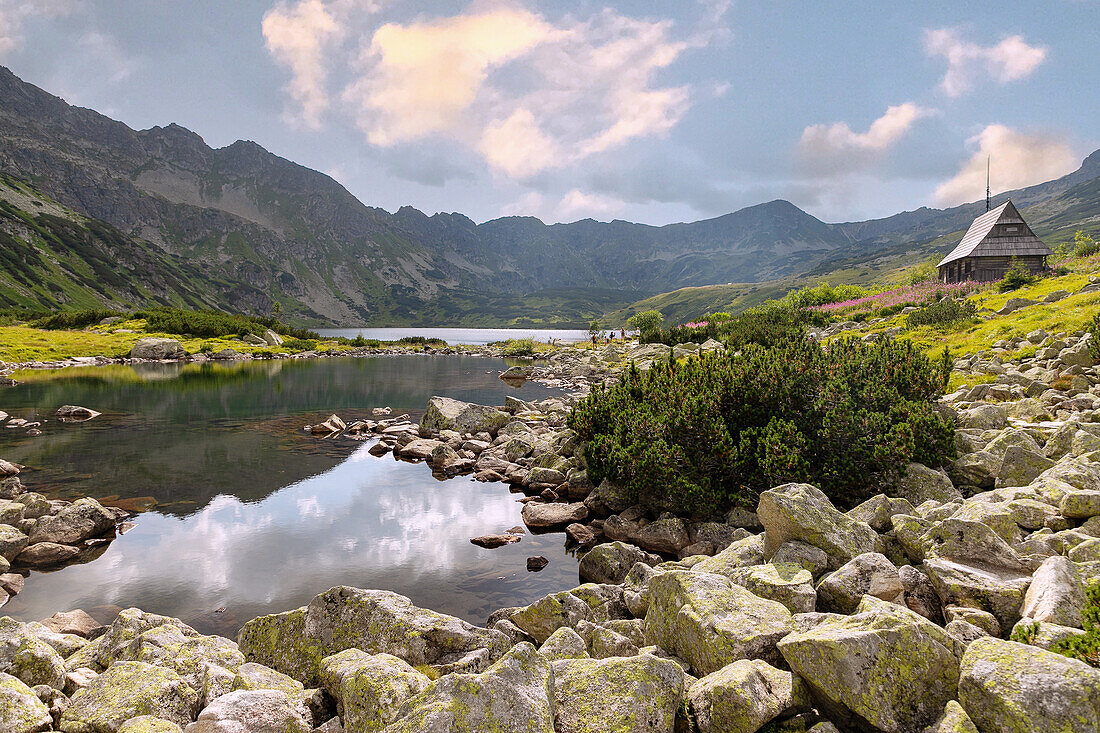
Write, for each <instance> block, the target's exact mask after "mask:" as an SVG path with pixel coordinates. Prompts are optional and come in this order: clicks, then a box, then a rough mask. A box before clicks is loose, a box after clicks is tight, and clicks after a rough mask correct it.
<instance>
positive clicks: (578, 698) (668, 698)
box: [552, 654, 685, 733]
mask: <svg viewBox="0 0 1100 733" xmlns="http://www.w3.org/2000/svg"><path fill="white" fill-rule="evenodd" d="M552 666H553V669H554V674H553V687H554V701H555V703H556V708H557V716H556V718H555V721H554V722H555V727H554V730H555V731H556V732H557V733H597V732H601V733H602V732H604V731H606V732H607V733H611V732H612V731H649V732H652V733H673V730H674V727H675V724H676V713H677V711H678V710H679V708H680V701H681V699H682V697H683V692H684V682H685V675H684V671H683V670H682V669H681V668H680V666H679V665H678V664H676V663H675V662H672V661H670V660H667V659H660V658H658V657H655V656H652V655H650V654H642V655H639V656H635V657H615V658H609V659H566V660H560V661H556V662H552Z"/></svg>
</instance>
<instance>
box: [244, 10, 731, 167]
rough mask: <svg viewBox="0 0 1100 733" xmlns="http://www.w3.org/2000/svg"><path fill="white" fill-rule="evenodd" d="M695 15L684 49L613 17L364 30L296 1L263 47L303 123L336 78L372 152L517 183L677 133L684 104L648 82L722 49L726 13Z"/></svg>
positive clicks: (273, 19)
mask: <svg viewBox="0 0 1100 733" xmlns="http://www.w3.org/2000/svg"><path fill="white" fill-rule="evenodd" d="M701 2H702V5H703V15H704V16H705V18H706V22H705V23H703V24H701V26H700V28H698V29H696V30H695V31H692V32H689V33H688V35H687V38H685V39H677V38H675V37H674V28H673V23H672V22H671V21H669V20H639V19H634V18H629V17H626V16H623V15H620V14H619V13H617V12H616V11H614V10H612V9H605V10H603V11H601V12H598V13H596V14H594V15H592V16H591V17H587V18H580V19H578V18H577V17H575V16H573V15H566V16H564V17H562V18H560V19H550V18H548V17H547V16H545V15H543V14H541V13H538V12H534V11H531V10H528V9H526V8H524V7H523V6H522V5H521V4H520V3H519V2H518V1H517V0H499V1H498V2H495V3H492V4H486V3H477V2H475V3H474V4H473V5H472V6H471V7H470V8H469V9H467V10H466V11H464V12H461V13H458V14H456V15H452V16H446V17H435V16H431V15H422V16H420V17H419V18H418V19H417V20H416V21H414V22H410V23H405V24H402V23H396V22H391V23H385V24H383V25H381V26H380V27H377V28H373V29H372V28H370V27H368V26H366V25H364V24H363V22H362V16H363V14H364V7H365V0H330V1H329V2H327V3H326V2H324V0H299V1H298V3H297V4H296V5H294V6H288V5H286V4H285V2H284V4H282V5H279V6H277V7H276V8H274V9H272V10H271V11H269V12H268V14H267V16H265V20H264V33H265V37H266V38H267V42H268V49H269V51H270V52H271V53H272V54H273V55H275V57H276V58H277V59H278V60H279V61H281V62H282V63H284V64H286V65H287V66H289V67H290V68H291V70H292V71H293V73H294V80H293V81H292V83H291V85H290V87H289V91H290V94H291V97H292V101H293V104H294V106H295V108H296V109H298V110H300V112H299V113H298V114H299V116H300V118H301V119H302V120H304V121H306V122H307V123H309V124H311V125H313V126H316V125H317V124H319V122H320V119H321V113H323V112H324V110H325V108H326V107H327V106H328V104H329V96H328V94H327V93H326V91H325V80H326V77H327V75H328V72H332V74H333V75H334V76H335V74H336V69H340V71H341V73H342V74H343V75H345V76H346V75H348V74H349V73H350V76H351V78H350V80H348V81H347V83H346V84H345V85H344V86H343V92H342V94H341V95H340V99H341V100H342V102H343V103H344V105H345V110H346V111H348V112H349V113H350V114H351V115H352V116H353V117H354V119H355V122H356V124H357V125H358V126H359V127H360V128H361V129H362V130H363V131H364V133H365V134H366V135H367V138H368V140H369V141H370V142H371V143H372V144H374V145H377V146H379V147H394V146H398V145H405V144H410V143H417V144H423V143H425V142H432V141H435V142H439V141H450V142H452V143H453V142H458V143H459V144H460V145H462V146H463V148H464V149H465V150H469V151H473V152H475V153H476V154H478V155H480V156H481V158H482V159H483V161H484V163H485V164H486V165H487V166H488V167H489V169H490V170H492V171H493V172H495V173H498V174H501V175H503V176H506V177H508V178H513V179H519V180H523V179H527V178H530V177H531V176H534V175H537V174H539V173H541V172H543V171H546V170H548V169H552V168H558V167H562V166H566V165H571V164H574V163H576V162H578V161H580V160H583V159H585V158H588V157H589V156H592V155H596V154H599V153H602V152H604V151H608V150H611V149H614V148H618V147H621V146H622V145H624V144H626V143H628V142H630V141H632V140H637V139H642V138H648V137H659V136H663V135H666V134H667V133H668V132H669V131H670V130H671V129H672V128H673V127H675V125H676V124H677V123H678V122H679V121H680V120H681V119H682V117H683V116H684V114H685V113H686V112H687V110H688V108H689V106H690V103H691V99H690V90H689V89H688V88H687V87H683V86H680V87H662V86H660V85H658V84H656V83H655V82H656V75H657V74H658V72H660V71H661V70H662V69H664V68H666V67H668V66H669V65H671V64H672V63H674V62H675V61H676V60H677V58H679V57H680V55H681V54H682V53H683V52H684V51H685V50H687V49H690V48H698V47H701V46H703V45H706V44H707V43H708V42H710V40H711V39H712V38H716V37H718V36H719V35H721V33H720V32H721V31H722V30H723V29H724V25H723V23H722V17H723V15H724V13H725V11H726V9H727V7H728V5H729V3H728V1H727V0H701ZM376 9H377V3H372V5H371V7H370V8H366V9H365V11H371V10H376ZM333 38H337V39H339V40H340V41H344V40H346V41H347V42H346V43H343V42H339V43H338V42H329V41H330V40H332V39H333ZM353 49H354V52H353V53H351V52H352V50H353ZM349 53H350V54H351V55H349Z"/></svg>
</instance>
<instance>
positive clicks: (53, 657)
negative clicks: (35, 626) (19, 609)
mask: <svg viewBox="0 0 1100 733" xmlns="http://www.w3.org/2000/svg"><path fill="white" fill-rule="evenodd" d="M0 672H7V673H8V674H10V675H13V676H15V677H18V678H19V679H21V680H23V682H25V683H26V684H27V685H30V686H31V687H33V686H34V685H49V686H50V687H56V688H57V689H61V687H62V686H63V684H64V682H65V660H64V659H63V658H62V657H61V655H60V654H58V653H57V651H56V650H55V649H54V648H53V647H51V646H50V645H49V644H47V643H46V642H44V641H42V640H41V639H39V638H38V637H37V636H35V635H34V633H33V632H32V631H31V630H30V629H28V628H27V625H26V624H24V623H21V622H19V621H16V620H15V619H13V618H11V617H10V616H4V617H3V618H0Z"/></svg>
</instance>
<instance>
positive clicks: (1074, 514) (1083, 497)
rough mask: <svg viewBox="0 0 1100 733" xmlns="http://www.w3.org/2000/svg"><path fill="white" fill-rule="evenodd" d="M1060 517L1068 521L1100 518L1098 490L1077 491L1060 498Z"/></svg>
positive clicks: (1099, 494)
mask: <svg viewBox="0 0 1100 733" xmlns="http://www.w3.org/2000/svg"><path fill="white" fill-rule="evenodd" d="M1060 508H1061V512H1062V516H1064V517H1068V518H1069V519H1088V518H1090V517H1095V516H1100V490H1095V489H1078V490H1076V491H1071V492H1069V493H1067V494H1066V495H1065V496H1063V497H1062V502H1061V507H1060Z"/></svg>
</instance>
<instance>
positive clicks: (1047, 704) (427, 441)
mask: <svg viewBox="0 0 1100 733" xmlns="http://www.w3.org/2000/svg"><path fill="white" fill-rule="evenodd" d="M1023 339H1025V340H1027V341H1028V342H1029V343H1031V344H1033V345H1035V346H1036V347H1037V348H1036V353H1035V355H1034V356H1033V357H1029V358H1027V359H1024V360H1022V361H1017V362H1010V361H1007V360H1006V359H1004V358H1003V357H1004V356H1005V355H1006V354H1008V353H1011V352H1013V351H1015V350H1017V349H1018V347H1019V346H1020V345H1021V342H1017V340H1011V341H1005V342H1003V343H1001V344H999V345H998V347H997V348H996V349H994V350H993V351H992V352H989V353H982V354H978V355H975V356H974V357H971V358H968V359H966V360H963V361H960V362H959V363H957V364H956V369H957V370H958V371H961V372H962V373H964V374H972V375H973V376H974V379H973V380H972V381H975V382H976V384H974V385H972V386H966V387H963V388H960V389H959V390H958V391H956V392H955V393H953V394H951V395H947V396H946V397H945V398H944V399H943V401H942V404H941V407H940V409H942V410H944V411H946V412H949V413H950V414H952V415H953V416H954V417H955V419H956V424H957V431H956V443H957V447H958V453H959V458H958V459H957V460H956V461H955V462H954V464H953V465H950V466H945V467H942V468H938V469H933V468H930V467H925V466H921V465H919V464H912V465H911V466H910V467H909V471H908V473H907V475H906V476H905V477H903V478H902V479H900V480H899V481H898V483H897V484H896V485H895V486H893V487H890V488H889V490H888V491H887V492H886V493H884V494H880V495H878V496H875V497H873V498H872V499H870V500H868V501H866V502H864V503H863V504H861V505H860V506H857V507H855V508H854V509H852V510H850V511H847V512H842V511H840V510H839V509H837V508H836V507H835V506H833V505H832V504H831V503H830V501H829V499H828V498H827V497H826V496H825V495H824V494H823V493H822V492H821V491H819V490H818V489H817V488H815V487H813V486H810V485H806V484H785V485H782V486H776V487H774V488H772V489H771V490H769V491H765V492H764V493H763V494H762V495H761V497H760V502H759V504H758V506H757V507H756V508H755V511H749V510H746V509H735V510H732V511H730V512H728V513H727V514H725V515H723V516H718V517H698V516H697V517H678V516H676V515H674V514H670V513H658V514H654V513H653V510H651V509H647V508H646V507H644V506H642V505H632V502H631V499H629V498H628V497H626V496H624V495H623V492H621V491H619V490H618V489H617V488H616V487H615V486H614V485H612V484H610V483H607V482H604V483H601V484H600V485H598V486H593V485H592V484H591V482H590V481H588V478H587V474H586V472H585V469H584V465H583V453H582V451H581V446H580V445H579V444H578V442H577V436H576V435H575V434H573V433H572V431H571V430H569V429H568V428H567V427H566V420H567V416H568V413H569V410H570V408H571V405H572V402H573V400H574V399H575V397H573V396H563V397H555V398H551V399H547V400H542V401H539V402H524V401H521V400H516V399H511V398H509V399H508V400H506V403H505V404H504V405H503V406H500V407H490V406H481V405H472V404H469V403H464V402H458V401H456V400H450V399H447V398H444V397H434V398H432V400H431V401H430V402H429V404H428V407H427V410H426V412H425V414H424V416H423V418H422V419H421V420H420V421H419V423H413V422H411V421H409V420H408V419H407V418H405V417H404V416H398V417H390V416H379V417H380V418H381V419H379V420H377V421H364V422H363V423H361V424H359V425H358V426H357V427H355V429H354V430H352V427H353V426H349V425H341V423H342V421H340V422H333V421H332V420H331V419H330V420H329V421H326V422H327V423H329V424H328V425H327V426H314V427H312V428H311V430H312V431H313V432H320V433H322V434H325V435H330V436H331V435H352V436H356V437H365V436H368V435H369V436H376V437H377V438H378V442H377V444H376V446H375V447H374V449H373V450H374V452H376V454H383V455H384V454H386V453H388V452H390V451H392V452H393V453H395V454H396V455H397V456H398V457H401V458H405V459H410V460H422V461H424V462H426V463H428V464H429V465H430V466H431V468H432V470H433V471H436V472H438V473H441V474H445V475H455V474H458V473H472V474H473V475H474V476H475V478H477V479H479V480H495V481H505V482H508V483H509V484H511V486H512V487H513V488H514V489H515V490H516V491H519V492H521V493H523V494H524V497H523V500H524V501H525V504H524V508H523V519H524V522H525V523H526V525H527V527H528V528H529V529H531V530H533V531H564V532H565V533H566V536H567V538H568V539H567V541H568V542H570V543H576V544H578V545H580V546H582V550H583V549H584V548H588V549H587V551H586V552H585V553H584V554H583V556H582V558H581V563H580V575H581V580H582V581H585V582H583V583H582V584H581V585H579V586H578V587H576V588H573V589H571V590H566V591H562V592H559V593H554V594H551V595H548V596H546V597H544V598H542V599H540V600H538V601H536V602H534V603H532V604H530V605H528V606H523V607H514V608H504V609H500V610H498V611H496V612H495V613H493V614H491V615H490V616H489V618H487V619H486V621H485V625H484V626H482V627H479V626H474V625H471V624H469V623H466V622H464V621H462V620H460V619H457V618H454V617H451V616H446V615H443V614H439V613H436V612H433V611H430V610H426V609H421V608H417V607H416V606H414V605H413V604H412V603H411V601H409V599H407V598H405V597H403V596H400V595H397V594H395V593H392V592H389V591H381V590H362V589H356V588H349V587H337V588H333V589H331V590H329V591H326V592H324V593H322V594H320V595H318V596H317V597H316V598H314V599H313V601H312V602H311V603H310V604H308V605H307V606H305V607H302V608H299V609H295V610H290V611H286V612H284V613H278V614H273V615H269V616H262V617H259V618H256V619H252V620H251V621H249V622H247V623H246V624H245V625H244V627H243V628H242V630H241V631H240V634H239V635H238V638H237V639H236V641H232V640H230V639H225V638H222V637H217V636H203V635H201V634H199V633H198V632H196V631H195V630H193V629H191V628H190V627H188V626H187V625H186V624H184V623H183V622H181V621H179V620H177V619H172V618H167V617H163V616H157V615H154V614H150V613H145V612H143V611H140V610H138V609H128V610H126V611H124V612H122V613H121V614H120V615H119V616H118V617H117V618H116V619H115V620H114V621H113V622H112V623H111V624H110V625H109V626H107V627H100V626H99V625H98V624H96V623H95V622H94V621H91V620H90V618H88V617H87V615H86V614H83V613H82V612H79V611H74V612H71V613H66V614H58V615H55V616H54V617H53V618H51V619H45V620H43V621H42V622H41V623H27V624H24V623H20V622H18V621H15V620H13V619H10V618H5V619H0V730H3V731H9V730H10V731H13V733H23V732H24V731H28V732H29V731H47V730H60V731H66V732H67V733H100V732H101V731H110V732H111V733H115V732H116V731H128V732H130V733H137V732H138V731H187V732H188V733H213V732H214V731H218V732H228V731H240V732H242V733H259V732H260V731H276V730H277V731H295V732H297V731H301V732H302V733H306V732H307V731H326V732H327V733H334V732H336V731H342V730H345V731H387V732H389V733H397V732H398V731H547V733H549V732H550V731H555V732H556V733H573V732H577V733H580V732H581V731H584V732H586V733H587V732H591V731H669V732H670V733H672V732H673V731H676V732H677V733H679V732H681V731H682V732H686V733H691V732H698V733H718V732H721V731H757V730H767V731H813V732H814V733H830V732H831V731H887V732H890V733H894V732H899V733H908V732H913V733H947V731H979V732H980V733H991V732H993V731H998V732H999V731H1043V732H1044V733H1047V732H1048V731H1087V730H1100V669H1097V668H1095V667H1092V666H1089V665H1088V664H1086V663H1085V662H1082V661H1078V660H1075V659H1072V658H1069V657H1066V656H1063V655H1061V654H1058V653H1056V652H1054V651H1052V650H1051V649H1052V648H1053V647H1054V646H1055V645H1056V644H1057V643H1059V642H1060V641H1062V640H1064V639H1067V638H1072V637H1076V636H1081V635H1083V634H1085V633H1086V632H1085V629H1086V628H1087V626H1088V620H1087V613H1086V608H1087V599H1086V589H1087V588H1088V587H1089V584H1090V583H1095V582H1100V372H1098V369H1097V367H1096V365H1095V364H1094V363H1093V360H1092V359H1091V357H1090V356H1089V355H1088V349H1087V337H1086V336H1085V335H1084V334H1054V335H1049V334H1045V333H1040V332H1035V333H1031V334H1028V335H1027V336H1026V337H1023ZM641 348H647V349H650V350H651V351H652V355H651V356H649V360H650V361H652V360H653V359H656V358H667V351H668V349H667V347H634V348H633V350H632V353H631V354H627V353H625V352H622V351H620V350H619V349H618V348H616V349H615V350H614V351H612V350H611V349H603V350H597V351H595V352H592V351H588V352H587V353H584V354H580V355H577V354H571V355H569V356H560V357H556V358H555V357H551V359H550V360H549V361H548V362H547V363H546V365H545V366H542V365H540V366H537V367H535V366H532V367H525V371H524V372H523V373H522V374H515V373H514V374H513V375H512V376H511V377H509V378H519V377H521V376H522V378H542V379H560V380H577V383H580V382H584V383H585V384H594V383H596V382H597V381H599V380H603V379H609V378H612V379H613V378H614V375H615V373H616V370H617V369H619V368H621V365H622V364H623V363H624V361H625V360H626V358H628V357H630V358H633V359H634V360H635V362H644V361H646V359H644V358H639V357H640V356H643V355H644V354H645V353H646V352H640V349H641ZM696 348H697V347H696ZM709 348H713V347H709ZM688 350H691V347H689V348H688ZM562 351H566V352H579V351H580V350H562ZM683 351H684V350H683V349H681V352H683ZM681 355H684V354H683V353H682V354H681ZM539 370H545V371H541V372H540V371H539ZM9 480H10V479H9ZM17 498H18V497H15V498H13V499H10V500H9V502H10V504H9V505H8V506H11V505H14V504H15V503H19V502H18V501H16V499H17ZM82 501H85V500H82ZM77 505H81V506H84V505H83V504H81V502H76V503H75V504H72V505H69V506H68V507H61V508H59V511H58V515H60V514H61V513H62V512H64V511H66V510H68V511H70V512H74V511H75V510H73V509H72V507H76V506H77ZM81 511H85V510H84V509H81ZM14 513H16V514H17V513H18V510H15V512H14ZM4 516H7V515H6V514H5V515H4ZM13 516H14V514H13ZM27 520H28V517H27V513H26V509H25V508H24V511H23V517H22V518H21V519H20V520H19V522H23V523H25V525H20V526H26V528H27V529H28V530H30V531H31V533H32V535H30V536H33V532H34V531H35V527H32V525H31V524H26V522H27ZM32 521H33V522H34V524H35V526H37V523H38V522H40V521H42V519H41V518H36V519H33V520H32ZM8 526H11V525H8ZM490 529H496V528H490ZM17 531H20V532H21V530H17ZM21 534H23V533H22V532H21ZM28 541H29V536H28ZM31 546H33V545H31ZM25 551H26V550H25V548H24V549H21V550H20V553H19V554H16V555H15V559H17V560H18V558H19V557H20V555H21V554H22V553H23V552H25ZM1093 633H1096V632H1095V631H1094V632H1093ZM1012 639H1016V640H1012ZM1023 641H1026V642H1027V643H1022V642H1023Z"/></svg>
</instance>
